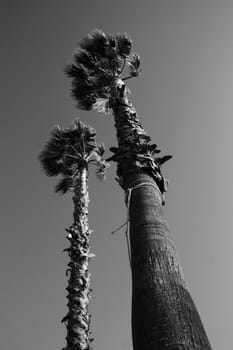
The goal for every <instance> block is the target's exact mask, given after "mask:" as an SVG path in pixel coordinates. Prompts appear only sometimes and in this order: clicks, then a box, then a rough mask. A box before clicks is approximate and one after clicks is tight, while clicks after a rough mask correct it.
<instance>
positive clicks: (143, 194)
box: [111, 81, 211, 350]
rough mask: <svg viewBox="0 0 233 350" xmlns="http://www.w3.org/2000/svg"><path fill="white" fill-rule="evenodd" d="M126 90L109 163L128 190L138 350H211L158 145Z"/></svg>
mask: <svg viewBox="0 0 233 350" xmlns="http://www.w3.org/2000/svg"><path fill="white" fill-rule="evenodd" d="M125 90H126V88H125V86H124V84H122V82H120V81H118V84H116V86H115V94H114V99H112V101H111V103H112V105H111V107H112V109H113V114H114V118H115V126H116V130H117V138H118V145H119V147H118V148H116V147H113V148H112V149H111V150H112V151H113V152H114V153H115V154H114V155H113V156H112V157H111V160H114V161H116V162H117V175H118V181H119V183H120V185H121V186H122V187H123V189H124V190H125V194H126V204H127V206H128V210H129V214H128V215H129V216H128V217H129V222H130V248H131V249H130V253H131V254H130V258H131V268H132V289H133V291H132V335H133V348H134V350H142V349H143V350H165V349H167V350H178V349H180V350H189V349H190V350H191V349H193V350H194V349H195V350H211V346H210V344H209V341H208V338H207V336H206V333H205V330H204V327H203V325H202V322H201V319H200V317H199V314H198V311H197V309H196V307H195V305H194V302H193V300H192V298H191V295H190V293H189V291H188V289H187V287H186V285H185V282H184V278H183V273H182V269H181V266H180V263H179V260H178V257H177V254H176V249H175V246H174V243H173V239H172V235H171V233H170V230H169V228H168V225H167V223H166V220H165V218H164V214H163V209H162V204H164V194H165V192H166V180H165V179H164V177H163V176H162V174H161V171H160V166H161V165H162V164H163V163H164V162H165V161H166V160H168V159H169V158H171V156H164V157H161V158H159V157H155V154H156V153H159V152H160V151H159V150H157V146H156V145H151V144H150V137H149V136H147V135H146V132H145V131H144V129H143V128H142V126H141V124H140V121H139V118H138V116H137V114H136V111H135V109H134V108H133V106H132V104H131V103H130V102H129V101H128V99H127V95H126V91H125Z"/></svg>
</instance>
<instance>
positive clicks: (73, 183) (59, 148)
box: [39, 120, 108, 350]
mask: <svg viewBox="0 0 233 350" xmlns="http://www.w3.org/2000/svg"><path fill="white" fill-rule="evenodd" d="M103 154H104V146H103V145H102V144H101V145H98V144H97V143H96V132H95V130H94V129H93V128H91V127H90V126H88V125H85V124H84V123H82V122H81V121H79V120H75V121H74V123H73V124H72V125H71V126H70V127H68V128H66V129H63V128H61V127H59V126H56V127H54V128H53V130H52V131H51V138H50V140H49V141H48V143H47V144H46V145H45V147H44V149H43V151H42V152H41V153H40V155H39V159H40V162H41V164H42V167H43V169H44V170H45V172H46V174H47V175H48V176H57V175H61V177H62V178H61V179H60V181H59V182H58V184H57V185H56V188H55V191H56V192H58V193H61V194H64V193H66V192H69V191H71V192H72V193H73V202H74V213H73V217H74V222H73V224H72V225H71V226H70V227H69V228H67V229H66V231H67V232H68V235H67V239H68V240H69V242H70V246H69V247H68V248H67V249H65V251H67V252H68V255H69V257H70V261H69V263H68V269H67V276H69V278H68V287H67V288H66V289H67V291H68V295H67V299H68V304H67V306H68V313H67V315H66V316H65V317H64V318H63V320H62V322H64V323H65V325H66V328H67V337H66V340H67V345H66V347H65V350H89V349H91V341H92V339H91V337H90V314H89V311H88V305H89V300H90V273H89V272H88V262H89V259H90V258H91V257H92V256H94V254H92V253H90V245H89V238H90V235H91V232H92V231H91V230H90V229H89V226H88V202H89V194H88V184H87V182H88V167H89V165H90V164H93V165H95V166H96V167H97V175H98V176H99V177H100V178H103V177H104V175H105V170H106V168H107V167H108V163H106V162H105V161H104V160H103V159H102V156H103Z"/></svg>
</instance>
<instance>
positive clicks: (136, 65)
mask: <svg viewBox="0 0 233 350" xmlns="http://www.w3.org/2000/svg"><path fill="white" fill-rule="evenodd" d="M127 63H128V65H129V74H130V76H131V77H137V76H139V75H140V74H141V68H140V56H139V55H138V54H137V53H133V55H132V57H131V58H129V59H128V60H127Z"/></svg>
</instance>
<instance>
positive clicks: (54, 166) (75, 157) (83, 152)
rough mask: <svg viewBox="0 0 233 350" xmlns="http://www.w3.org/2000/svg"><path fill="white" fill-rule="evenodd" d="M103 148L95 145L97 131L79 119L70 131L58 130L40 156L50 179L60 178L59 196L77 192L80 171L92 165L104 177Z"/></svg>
mask: <svg viewBox="0 0 233 350" xmlns="http://www.w3.org/2000/svg"><path fill="white" fill-rule="evenodd" d="M103 154H104V146H103V145H102V144H101V145H98V144H97V142H96V131H95V129H93V128H92V127H90V126H89V125H86V124H84V123H82V122H81V121H80V120H78V119H76V120H74V122H73V123H72V124H71V125H70V126H69V127H68V128H61V127H60V126H55V127H54V128H53V129H52V131H51V137H50V140H49V141H48V142H47V143H46V145H45V147H44V149H43V150H42V152H41V153H40V155H39V160H40V162H41V165H42V167H43V169H44V171H45V173H46V174H47V175H48V176H57V175H61V179H60V181H59V182H58V184H57V185H56V187H55V191H56V192H58V193H62V194H64V193H66V192H68V191H72V190H74V188H75V186H76V184H77V179H78V178H79V174H80V170H81V169H82V168H84V167H86V168H87V167H88V163H89V162H93V163H94V164H95V165H96V166H97V168H100V169H101V171H102V173H103V172H104V171H105V170H106V169H107V167H108V164H107V163H106V162H104V161H103V159H102V156H103Z"/></svg>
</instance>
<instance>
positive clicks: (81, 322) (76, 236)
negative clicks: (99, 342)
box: [62, 167, 91, 350]
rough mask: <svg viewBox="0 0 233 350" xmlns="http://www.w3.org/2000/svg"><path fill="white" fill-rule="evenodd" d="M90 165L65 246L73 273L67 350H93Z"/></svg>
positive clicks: (76, 195)
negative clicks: (88, 180)
mask: <svg viewBox="0 0 233 350" xmlns="http://www.w3.org/2000/svg"><path fill="white" fill-rule="evenodd" d="M87 176H88V172H87V168H85V167H84V168H83V169H81V170H80V174H79V181H78V184H77V186H76V189H75V193H74V196H73V201H74V223H73V224H72V225H71V226H70V227H69V228H68V229H67V232H68V235H67V239H68V240H69V241H70V247H69V248H67V249H65V250H66V251H67V252H68V254H69V257H70V262H69V263H68V267H69V268H68V269H67V272H68V273H69V280H68V287H67V288H66V289H67V291H68V295H67V299H68V304H67V306H68V310H69V311H68V314H67V315H66V316H65V317H64V319H63V320H62V321H63V322H64V323H65V325H66V328H67V337H66V340H67V345H66V348H65V350H89V349H90V342H91V339H90V314H89V312H88V304H89V299H90V273H89V272H88V260H89V256H90V252H89V236H90V234H91V231H90V230H89V227H88V202H89V196H88V187H87Z"/></svg>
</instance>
